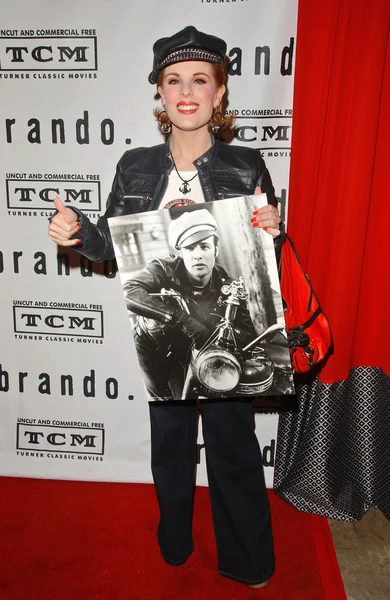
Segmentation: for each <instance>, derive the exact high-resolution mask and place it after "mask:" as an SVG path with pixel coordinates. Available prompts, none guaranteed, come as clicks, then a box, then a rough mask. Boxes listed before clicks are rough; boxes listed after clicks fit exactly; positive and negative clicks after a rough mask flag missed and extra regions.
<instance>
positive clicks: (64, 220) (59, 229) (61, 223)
mask: <svg viewBox="0 0 390 600" xmlns="http://www.w3.org/2000/svg"><path fill="white" fill-rule="evenodd" d="M54 206H55V207H56V209H57V211H58V212H57V214H56V215H54V217H52V219H51V220H50V224H49V236H50V237H51V239H52V240H53V242H55V243H56V244H58V245H59V246H75V245H76V244H79V243H80V242H81V240H79V239H74V240H71V239H70V238H71V237H72V236H73V235H75V233H77V232H78V231H80V229H81V227H80V225H79V224H78V216H77V213H75V212H74V210H72V209H71V208H66V207H65V206H64V205H63V204H62V202H61V200H60V199H59V197H58V196H56V197H55V198H54Z"/></svg>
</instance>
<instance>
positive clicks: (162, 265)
mask: <svg viewBox="0 0 390 600" xmlns="http://www.w3.org/2000/svg"><path fill="white" fill-rule="evenodd" d="M232 281H233V277H232V276H231V275H230V274H229V273H228V272H227V271H225V269H224V268H223V267H221V266H220V265H215V266H214V268H213V272H212V277H211V279H210V282H209V284H208V285H207V286H206V288H205V289H204V291H203V292H202V294H198V293H197V291H196V290H195V288H194V286H192V285H191V283H190V281H189V279H188V274H187V271H186V268H185V266H184V262H183V259H182V258H180V257H166V258H163V259H155V260H152V261H151V262H150V263H149V264H148V265H147V266H146V267H145V268H144V269H142V271H140V273H138V274H137V275H136V276H135V277H132V278H131V279H130V280H129V281H127V282H126V283H125V284H124V286H123V290H124V293H125V298H126V304H127V308H128V309H129V310H130V311H132V312H134V313H135V314H137V315H139V316H142V317H146V318H148V319H155V320H156V321H159V322H160V323H164V324H166V325H167V326H168V329H170V328H172V330H173V329H176V330H181V331H182V332H183V333H184V334H185V336H186V338H187V346H188V345H189V341H191V340H194V339H196V337H197V336H198V335H200V334H203V333H204V332H205V333H206V334H207V335H206V337H208V336H209V335H210V333H211V332H212V331H214V329H215V327H216V326H217V324H218V323H219V322H220V318H219V317H222V316H223V315H224V313H225V306H224V305H221V304H220V303H219V299H221V300H224V299H226V296H223V295H222V293H221V289H222V286H223V285H228V284H229V283H231V282H232ZM162 288H165V289H171V290H174V291H176V292H179V293H180V294H181V295H182V296H183V297H184V298H188V299H189V302H188V308H189V311H190V314H189V315H187V314H186V313H185V312H184V311H183V310H182V309H181V307H180V306H179V304H178V303H177V302H176V301H175V300H173V299H171V298H167V299H165V301H164V300H162V299H161V298H159V297H155V296H151V295H150V294H152V293H159V292H160V291H161V289H162ZM205 328H206V329H205ZM235 331H236V335H237V339H238V341H239V343H240V345H241V347H244V346H245V345H246V344H248V343H249V342H250V341H252V340H253V339H254V338H255V337H256V335H257V334H256V331H255V329H254V327H253V323H252V320H251V318H250V314H249V310H248V309H247V307H246V306H244V305H242V306H240V307H239V309H238V312H237V316H236V320H235ZM143 333H144V334H146V335H147V334H148V331H147V328H145V330H144V332H143ZM176 335H177V333H175V336H176ZM172 337H173V336H172ZM203 337H204V336H203ZM203 341H204V340H203Z"/></svg>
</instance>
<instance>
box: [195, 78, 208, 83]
mask: <svg viewBox="0 0 390 600" xmlns="http://www.w3.org/2000/svg"><path fill="white" fill-rule="evenodd" d="M195 83H206V82H205V80H204V79H195Z"/></svg>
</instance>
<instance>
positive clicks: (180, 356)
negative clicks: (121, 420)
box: [124, 209, 256, 400]
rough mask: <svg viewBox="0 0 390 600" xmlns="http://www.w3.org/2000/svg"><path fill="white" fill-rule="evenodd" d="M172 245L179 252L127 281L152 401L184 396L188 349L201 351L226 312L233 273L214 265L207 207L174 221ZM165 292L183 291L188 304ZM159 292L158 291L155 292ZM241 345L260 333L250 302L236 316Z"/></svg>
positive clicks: (213, 227) (215, 240)
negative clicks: (224, 290)
mask: <svg viewBox="0 0 390 600" xmlns="http://www.w3.org/2000/svg"><path fill="white" fill-rule="evenodd" d="M168 238H169V243H170V244H171V246H172V247H173V248H175V249H176V250H177V251H178V253H179V256H169V257H167V258H162V259H154V260H152V261H151V262H150V263H149V264H148V265H147V266H146V267H145V268H144V269H143V270H142V271H141V272H140V273H139V274H138V275H136V276H135V277H134V278H132V279H131V280H129V281H128V282H127V283H126V284H125V285H124V293H125V298H126V303H127V308H128V309H129V310H130V311H131V312H133V313H135V314H136V315H138V317H137V323H136V326H135V329H134V340H135V345H136V349H137V353H138V359H139V362H140V365H141V368H142V370H143V375H144V380H145V383H146V387H147V389H148V391H149V393H150V395H151V396H152V398H153V399H155V400H158V399H164V400H169V399H181V392H182V388H183V384H184V378H185V372H186V370H187V368H188V363H189V360H190V352H189V351H190V348H191V346H192V345H193V344H194V345H195V347H196V348H197V349H200V348H201V347H202V346H203V345H204V343H205V342H206V341H207V340H208V338H209V337H210V335H211V334H212V333H213V332H214V330H215V327H216V326H217V325H218V323H219V322H220V318H221V316H222V315H224V312H225V306H223V305H221V303H220V302H221V300H222V299H223V295H222V294H221V289H222V286H224V285H229V284H230V283H231V282H232V281H233V279H234V278H233V277H232V276H231V275H230V274H229V273H227V271H226V270H225V269H224V268H223V267H221V266H220V265H218V264H216V258H217V256H218V252H219V233H218V225H217V222H216V220H215V218H214V217H213V215H212V214H211V213H210V212H209V211H208V210H207V209H200V210H195V211H191V212H185V213H183V214H182V215H181V216H180V217H179V218H177V219H175V220H173V221H172V222H171V223H170V226H169V231H168ZM162 290H168V291H169V292H170V293H172V292H173V293H179V294H180V296H181V297H183V298H184V299H185V305H183V304H182V303H180V302H178V301H177V299H175V298H174V296H173V295H166V296H160V295H159V294H160V293H161V291H162ZM153 294H157V295H153ZM234 327H235V337H236V339H237V342H238V343H239V345H240V346H241V347H243V346H245V345H246V344H247V343H249V342H250V341H251V340H253V339H254V338H255V337H256V332H255V330H254V328H253V324H252V321H251V318H250V315H249V311H248V310H247V308H246V306H245V305H244V306H240V307H239V309H238V313H237V317H236V320H235V325H234Z"/></svg>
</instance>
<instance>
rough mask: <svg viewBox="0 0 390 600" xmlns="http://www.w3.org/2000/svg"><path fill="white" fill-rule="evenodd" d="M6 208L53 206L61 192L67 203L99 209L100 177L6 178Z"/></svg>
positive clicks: (89, 209) (80, 207) (47, 208)
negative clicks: (81, 179)
mask: <svg viewBox="0 0 390 600" xmlns="http://www.w3.org/2000/svg"><path fill="white" fill-rule="evenodd" d="M6 194H7V208H9V209H20V210H26V209H33V210H35V209H36V210H41V209H46V210H54V204H53V200H54V198H55V196H60V198H61V200H62V202H63V203H64V204H65V206H76V207H77V208H79V209H80V210H82V211H88V212H92V211H95V212H100V210H101V193H100V181H88V182H85V181H84V182H82V181H77V180H74V179H65V180H64V179H61V180H58V179H57V180H56V179H39V181H38V180H36V179H19V178H18V179H13V178H7V179H6Z"/></svg>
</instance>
